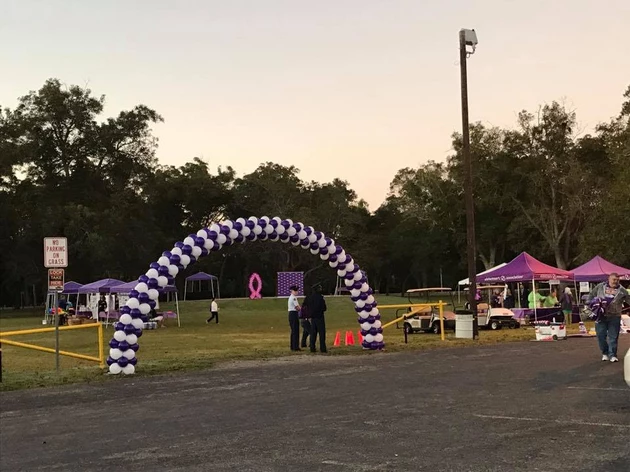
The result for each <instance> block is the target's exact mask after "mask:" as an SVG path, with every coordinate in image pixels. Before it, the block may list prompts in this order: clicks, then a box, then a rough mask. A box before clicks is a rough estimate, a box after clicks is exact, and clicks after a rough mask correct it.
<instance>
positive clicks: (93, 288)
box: [77, 279, 125, 293]
mask: <svg viewBox="0 0 630 472" xmlns="http://www.w3.org/2000/svg"><path fill="white" fill-rule="evenodd" d="M124 283H125V282H123V281H122V280H117V279H103V280H97V281H96V282H92V283H91V284H86V285H83V286H81V287H79V290H78V291H77V293H110V292H111V289H112V287H115V286H116V285H120V284H124Z"/></svg>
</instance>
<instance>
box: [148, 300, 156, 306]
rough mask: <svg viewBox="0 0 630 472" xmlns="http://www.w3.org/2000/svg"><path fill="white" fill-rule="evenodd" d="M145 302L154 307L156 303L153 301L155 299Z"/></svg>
mask: <svg viewBox="0 0 630 472" xmlns="http://www.w3.org/2000/svg"><path fill="white" fill-rule="evenodd" d="M147 304H148V305H149V306H150V307H151V308H155V307H156V305H157V303H156V302H155V300H149V301H148V302H147Z"/></svg>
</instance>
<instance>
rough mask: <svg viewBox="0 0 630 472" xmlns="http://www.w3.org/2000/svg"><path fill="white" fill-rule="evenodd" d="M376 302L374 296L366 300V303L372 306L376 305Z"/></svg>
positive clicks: (369, 296)
mask: <svg viewBox="0 0 630 472" xmlns="http://www.w3.org/2000/svg"><path fill="white" fill-rule="evenodd" d="M375 301H376V300H374V296H372V295H368V297H367V299H366V300H365V303H369V304H370V305H371V304H372V303H374V302H375Z"/></svg>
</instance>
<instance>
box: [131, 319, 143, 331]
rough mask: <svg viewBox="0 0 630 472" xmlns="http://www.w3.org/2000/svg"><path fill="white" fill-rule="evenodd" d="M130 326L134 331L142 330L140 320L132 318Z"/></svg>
mask: <svg viewBox="0 0 630 472" xmlns="http://www.w3.org/2000/svg"><path fill="white" fill-rule="evenodd" d="M131 326H133V327H134V328H136V329H142V328H144V322H143V321H142V320H141V319H140V318H134V319H133V320H131Z"/></svg>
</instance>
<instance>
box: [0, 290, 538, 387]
mask: <svg viewBox="0 0 630 472" xmlns="http://www.w3.org/2000/svg"><path fill="white" fill-rule="evenodd" d="M378 300H379V303H380V304H381V305H385V304H395V303H406V299H403V298H400V297H385V296H380V297H379V299H378ZM327 303H328V307H329V309H328V313H327V316H326V324H327V343H328V345H329V347H330V349H329V352H330V355H349V354H364V355H369V353H365V352H364V351H363V350H362V349H361V348H360V347H356V346H355V347H339V348H332V344H333V340H334V337H335V333H336V332H337V331H341V333H342V339H343V335H344V333H345V331H346V330H352V331H353V333H354V336H355V338H356V336H357V331H358V330H359V325H358V323H357V321H356V314H355V312H354V309H353V306H352V302H351V301H350V300H349V299H348V298H341V297H339V298H332V297H329V298H328V299H327ZM286 305H287V301H286V299H272V298H269V299H264V300H221V301H220V309H221V312H220V313H221V314H220V323H219V324H218V325H217V324H215V323H214V322H213V323H211V324H209V325H208V324H206V323H205V320H206V318H207V316H208V315H209V313H208V306H209V302H208V301H187V302H182V303H180V314H181V323H182V327H181V328H178V327H177V323H176V321H175V320H172V319H170V320H169V321H168V323H167V326H168V327H167V328H165V329H157V330H152V331H145V332H144V334H143V336H142V337H141V338H140V340H139V344H140V350H139V351H138V366H137V367H138V370H137V374H136V375H140V376H144V375H151V374H158V373H162V374H163V373H172V372H177V371H182V370H191V369H201V368H207V367H211V366H213V365H214V364H216V363H219V362H225V361H234V360H245V359H269V358H273V357H280V356H287V355H292V356H295V355H310V354H308V353H291V352H290V351H289V349H288V346H289V326H288V318H287V312H286ZM162 308H170V307H169V306H162ZM394 317H395V310H384V311H383V321H384V322H385V321H387V320H392V319H394ZM41 318H42V316H41V313H40V312H39V311H38V312H30V313H29V312H26V313H24V312H13V313H2V314H0V330H2V331H6V330H17V329H30V328H38V327H42V325H41ZM104 333H105V334H104V336H105V350H106V352H107V351H108V350H109V346H108V345H107V343H108V342H109V340H110V339H111V336H112V333H113V329H112V328H111V327H110V328H108V329H105V330H104ZM384 334H385V343H386V350H387V351H388V352H392V351H408V350H418V349H428V348H438V347H445V346H466V345H475V344H494V343H500V342H509V341H520V340H527V339H533V338H534V332H533V330H531V329H519V330H508V329H503V330H500V331H495V332H490V331H482V332H481V335H480V339H479V341H471V340H462V339H455V337H454V334H453V333H451V332H449V333H447V341H446V342H442V341H441V340H440V337H439V336H436V335H434V334H414V335H412V336H410V337H409V344H404V341H403V335H402V330H397V329H395V327H391V328H388V329H386V330H385V333H384ZM12 339H14V340H16V341H22V342H27V343H33V344H39V345H42V346H46V347H53V348H54V333H43V334H35V335H24V336H16V337H13V338H12ZM60 348H61V349H62V350H68V351H74V352H79V353H83V354H87V355H93V356H97V343H96V329H94V330H91V329H89V330H87V329H86V330H72V331H66V332H63V331H62V332H61V333H60ZM2 371H3V375H2V384H0V390H15V389H22V388H34V387H44V386H52V385H60V384H67V383H77V382H93V381H102V380H104V379H108V380H114V381H117V380H116V379H118V378H120V377H121V376H118V377H114V376H105V375H103V374H104V371H103V370H102V369H100V368H98V366H97V364H96V363H92V362H88V361H82V360H77V359H73V358H69V357H63V356H62V357H61V370H60V373H59V374H57V372H56V371H55V356H54V355H53V354H48V353H43V352H38V351H34V350H31V349H24V348H19V347H13V346H8V345H6V344H5V345H4V346H3V349H2Z"/></svg>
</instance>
